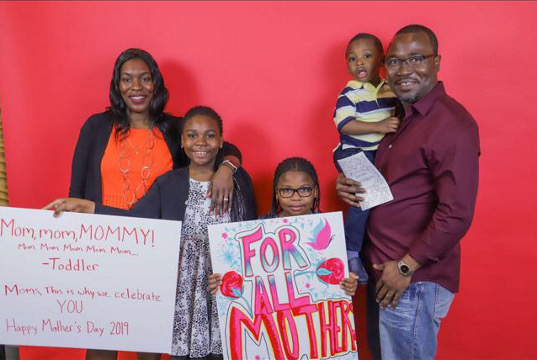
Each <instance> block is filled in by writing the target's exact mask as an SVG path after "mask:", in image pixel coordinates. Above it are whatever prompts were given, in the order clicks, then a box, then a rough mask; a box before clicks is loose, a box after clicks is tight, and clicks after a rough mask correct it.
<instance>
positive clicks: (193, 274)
mask: <svg viewBox="0 0 537 360" xmlns="http://www.w3.org/2000/svg"><path fill="white" fill-rule="evenodd" d="M184 119H185V120H184V127H183V131H182V136H181V137H182V146H183V148H184V152H185V154H186V156H187V157H188V158H189V159H190V165H189V166H188V167H187V168H180V169H176V170H173V171H171V172H169V173H167V174H164V175H163V176H161V177H159V178H158V179H157V180H156V181H155V184H154V185H153V186H152V187H151V189H150V190H149V191H148V192H147V194H146V195H145V196H144V197H142V199H140V201H139V202H137V203H136V204H134V206H133V207H132V208H131V209H130V210H121V209H117V208H113V207H107V206H103V205H100V204H99V203H95V202H93V201H88V200H83V199H73V198H68V199H57V200H55V201H53V202H51V203H50V204H49V205H47V206H46V207H45V209H54V210H55V215H56V216H57V215H58V214H59V213H60V212H62V211H76V212H83V213H94V212H95V213H99V214H110V215H123V216H126V215H127V216H136V217H146V218H161V219H167V220H180V221H183V223H182V230H181V246H180V253H179V274H178V280H177V299H176V308H175V319H174V330H173V340H172V355H173V359H179V360H183V359H190V358H198V359H200V358H201V359H215V358H216V359H218V358H221V354H222V344H221V340H220V331H219V327H218V326H219V325H218V314H217V307H216V300H215V298H214V296H211V294H210V293H209V283H208V275H209V274H211V273H212V267H211V261H210V252H209V237H208V231H207V226H208V225H211V224H220V223H225V222H229V221H246V220H253V219H255V218H257V212H256V204H255V197H254V192H253V186H252V181H251V179H250V177H249V175H248V174H247V173H246V172H245V171H244V170H242V169H239V170H238V171H237V172H236V173H235V176H234V183H235V193H236V199H235V201H234V202H233V206H232V208H231V211H230V212H229V213H226V214H224V216H221V217H216V216H213V215H211V214H210V212H209V200H208V199H204V194H205V192H206V191H207V188H208V186H209V180H210V179H211V178H212V177H213V175H214V172H215V164H216V163H217V159H218V155H219V153H220V152H221V147H222V145H223V138H222V120H221V118H220V116H219V115H218V114H217V113H216V112H215V111H214V110H212V109H210V108H207V107H203V106H198V107H195V108H193V109H191V110H189V111H188V112H187V113H186V114H185V118H184Z"/></svg>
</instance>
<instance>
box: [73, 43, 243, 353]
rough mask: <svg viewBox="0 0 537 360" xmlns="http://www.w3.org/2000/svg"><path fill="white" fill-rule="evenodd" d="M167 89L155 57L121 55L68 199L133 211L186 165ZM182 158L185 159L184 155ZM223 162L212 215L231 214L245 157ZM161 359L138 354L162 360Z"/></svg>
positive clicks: (215, 180) (84, 134) (86, 137)
mask: <svg viewBox="0 0 537 360" xmlns="http://www.w3.org/2000/svg"><path fill="white" fill-rule="evenodd" d="M168 97H169V96H168V89H167V88H166V86H165V84H164V79H163V78H162V75H161V73H160V70H159V67H158V65H157V63H156V61H155V60H154V59H153V57H152V56H151V55H150V54H149V53H148V52H146V51H144V50H140V49H128V50H125V51H124V52H122V53H121V54H120V55H119V57H118V58H117V60H116V63H115V65H114V72H113V75H112V80H111V82H110V107H109V108H108V109H107V111H106V112H104V113H99V114H95V115H93V116H91V117H90V118H89V119H88V120H87V121H86V123H85V124H84V125H83V127H82V129H81V130H80V135H79V138H78V142H77V145H76V149H75V153H74V156H73V164H72V172H71V184H70V188H69V196H70V197H78V198H83V199H88V200H91V201H95V202H97V203H102V204H104V205H107V206H112V207H116V208H120V209H129V208H131V207H132V206H133V205H134V204H135V203H136V202H137V201H138V200H139V199H140V198H141V197H143V195H144V194H145V192H146V191H147V189H149V188H150V187H151V184H152V183H153V182H154V181H155V179H156V178H157V177H159V176H160V175H162V174H164V173H166V172H168V171H170V170H172V168H174V169H175V168H179V167H182V166H186V165H187V164H188V159H187V158H186V157H185V156H184V154H183V153H182V152H181V151H180V150H181V149H180V139H179V133H180V130H181V128H182V125H183V120H182V119H180V118H176V117H173V116H171V115H169V114H165V113H164V108H165V107H166V104H167V102H168ZM182 154H183V155H182ZM223 155H224V159H225V160H224V161H223V162H219V164H220V165H222V164H223V165H224V166H219V168H218V171H216V172H215V174H214V176H213V177H212V179H211V180H212V182H211V184H212V187H211V188H210V190H209V192H208V194H207V195H208V196H211V197H212V200H213V201H212V203H211V207H212V208H211V210H214V211H215V213H216V214H217V215H218V214H221V213H224V212H225V211H227V210H229V209H230V207H231V204H232V196H233V172H234V171H236V169H237V167H238V166H239V165H240V158H241V154H240V152H239V150H238V149H237V148H235V147H234V146H233V145H231V144H224V147H223ZM157 355H158V354H141V353H139V354H138V358H139V359H158V358H159V356H157ZM116 358H117V352H115V351H105V350H91V349H88V351H87V353H86V359H88V360H94V359H105V360H106V359H114V360H115V359H116Z"/></svg>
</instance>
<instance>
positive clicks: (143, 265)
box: [0, 207, 181, 353]
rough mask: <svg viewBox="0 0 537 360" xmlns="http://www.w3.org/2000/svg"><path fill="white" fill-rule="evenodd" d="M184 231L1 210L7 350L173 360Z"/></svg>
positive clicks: (162, 224) (133, 221)
mask: <svg viewBox="0 0 537 360" xmlns="http://www.w3.org/2000/svg"><path fill="white" fill-rule="evenodd" d="M180 235H181V222H178V221H167V220H149V219H141V218H128V217H119V216H105V215H87V214H75V213H63V214H61V216H60V217H59V218H53V216H52V211H44V210H29V209H20V208H7V207H6V208H4V207H0V340H1V341H0V342H1V343H3V344H13V345H37V346H56V347H75V348H89V349H110V350H128V351H144V352H159V353H169V352H170V349H171V339H172V327H173V317H174V309H175V292H176V287H177V267H178V257H179V242H180Z"/></svg>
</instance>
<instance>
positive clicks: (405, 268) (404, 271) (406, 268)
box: [400, 264, 410, 274]
mask: <svg viewBox="0 0 537 360" xmlns="http://www.w3.org/2000/svg"><path fill="white" fill-rule="evenodd" d="M400 269H401V272H402V273H403V274H407V273H409V272H410V268H409V267H408V265H405V264H401V268H400Z"/></svg>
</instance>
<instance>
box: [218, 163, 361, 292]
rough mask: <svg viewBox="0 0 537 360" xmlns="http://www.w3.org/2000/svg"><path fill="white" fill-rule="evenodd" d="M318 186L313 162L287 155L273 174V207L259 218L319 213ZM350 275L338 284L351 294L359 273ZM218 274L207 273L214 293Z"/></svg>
mask: <svg viewBox="0 0 537 360" xmlns="http://www.w3.org/2000/svg"><path fill="white" fill-rule="evenodd" d="M320 202H321V189H320V187H319V178H318V177H317V172H316V171H315V168H314V167H313V164H312V163H311V162H309V161H308V160H306V159H304V158H300V157H292V158H287V159H285V160H284V161H282V162H281V163H280V164H279V165H278V166H277V167H276V171H275V173H274V182H273V192H272V207H271V210H270V212H269V213H268V214H267V215H265V216H263V217H262V218H276V217H287V216H299V215H309V214H316V213H320V212H321V210H320V209H319V204H320ZM349 274H350V277H348V278H345V279H343V280H342V282H341V287H342V289H343V290H345V292H346V293H347V294H349V295H351V296H353V295H354V293H355V292H356V287H357V286H358V276H357V275H356V274H354V273H352V272H351V273H349ZM221 283H222V282H221V276H220V274H212V275H211V276H209V287H210V289H211V293H212V294H216V292H217V290H218V288H219V287H220V285H221Z"/></svg>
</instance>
